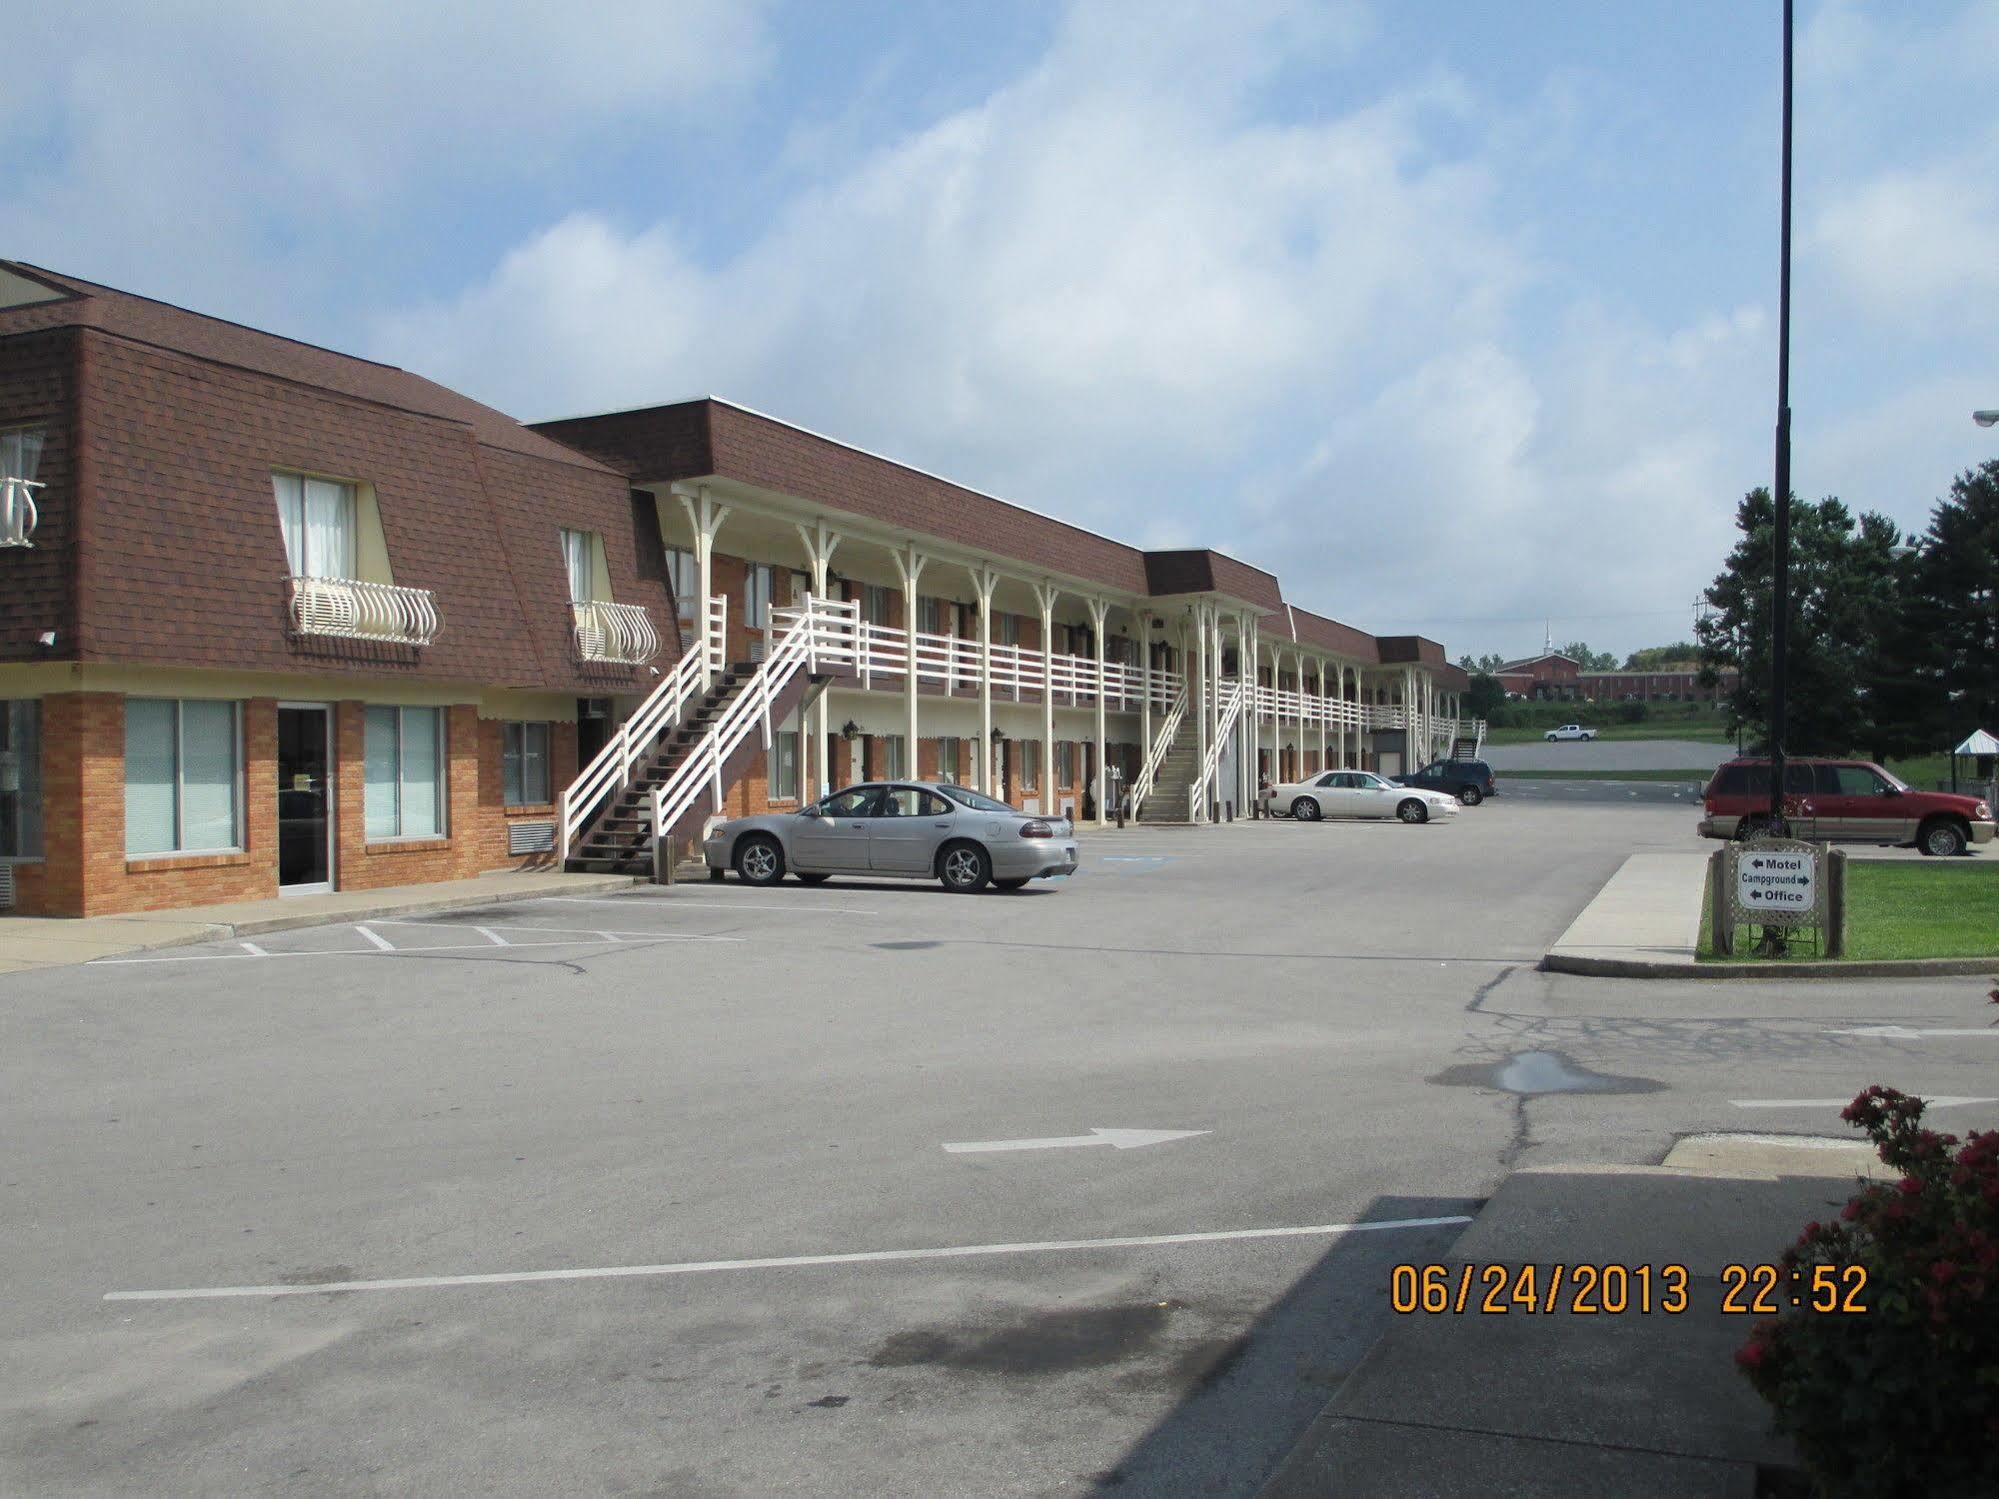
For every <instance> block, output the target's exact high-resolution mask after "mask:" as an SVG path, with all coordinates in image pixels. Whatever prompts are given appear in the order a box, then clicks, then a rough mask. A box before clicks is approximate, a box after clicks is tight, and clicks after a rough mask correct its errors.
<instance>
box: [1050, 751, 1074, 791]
mask: <svg viewBox="0 0 1999 1499" xmlns="http://www.w3.org/2000/svg"><path fill="white" fill-rule="evenodd" d="M1055 784H1056V785H1058V786H1073V785H1075V784H1076V741H1075V740H1073V739H1058V740H1056V741H1055Z"/></svg>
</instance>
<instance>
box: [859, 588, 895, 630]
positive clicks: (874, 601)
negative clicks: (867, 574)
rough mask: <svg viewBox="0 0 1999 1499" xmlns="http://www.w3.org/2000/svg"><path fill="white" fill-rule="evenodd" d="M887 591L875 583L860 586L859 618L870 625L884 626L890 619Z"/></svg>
mask: <svg viewBox="0 0 1999 1499" xmlns="http://www.w3.org/2000/svg"><path fill="white" fill-rule="evenodd" d="M889 598H890V594H889V590H888V589H886V588H883V587H881V586H880V585H879V584H876V583H863V584H862V585H861V618H862V619H864V620H866V621H867V622H868V623H869V624H871V625H886V624H887V623H888V622H889V619H890V618H891V615H890V612H889V602H888V601H889Z"/></svg>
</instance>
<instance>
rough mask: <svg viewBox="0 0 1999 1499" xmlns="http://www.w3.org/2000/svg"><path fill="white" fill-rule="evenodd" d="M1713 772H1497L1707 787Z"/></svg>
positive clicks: (1504, 776) (1524, 777)
mask: <svg viewBox="0 0 1999 1499" xmlns="http://www.w3.org/2000/svg"><path fill="white" fill-rule="evenodd" d="M1713 774H1714V772H1713V771H1711V770H1495V771H1494V772H1493V776H1494V777H1495V778H1496V779H1498V780H1502V781H1684V782H1686V783H1688V784H1689V785H1694V786H1705V785H1706V784H1707V780H1708V777H1709V776H1711V775H1713Z"/></svg>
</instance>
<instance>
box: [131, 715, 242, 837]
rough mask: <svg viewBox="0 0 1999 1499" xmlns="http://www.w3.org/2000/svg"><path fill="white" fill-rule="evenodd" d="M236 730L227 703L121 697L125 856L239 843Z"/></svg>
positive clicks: (238, 739)
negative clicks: (123, 743)
mask: <svg viewBox="0 0 1999 1499" xmlns="http://www.w3.org/2000/svg"><path fill="white" fill-rule="evenodd" d="M241 727H242V726H241V721H240V714H239V711H238V706H237V704H235V703H215V702H199V701H194V700H188V701H185V702H183V701H177V700H175V699H172V698H148V697H133V698H127V699H126V700H125V852H126V853H128V854H174V853H207V852H211V851H220V850H224V849H235V848H240V847H242V844H243V835H242V828H243V819H242V802H243V798H242V775H241V766H242V733H241Z"/></svg>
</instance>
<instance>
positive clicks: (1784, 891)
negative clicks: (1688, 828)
mask: <svg viewBox="0 0 1999 1499" xmlns="http://www.w3.org/2000/svg"><path fill="white" fill-rule="evenodd" d="M1823 858H1824V854H1823V853H1822V852H1821V851H1820V849H1819V848H1818V847H1817V846H1816V845H1815V844H1810V843H1803V842H1799V841H1798V840H1796V839H1790V838H1783V839H1776V838H1772V839H1759V840H1754V841H1752V842H1749V843H1744V844H1737V845H1734V846H1731V847H1730V849H1729V850H1728V862H1729V865H1730V867H1731V868H1732V870H1733V871H1734V872H1733V874H1732V876H1731V877H1730V879H1729V889H1730V891H1731V894H1732V899H1731V900H1730V902H1729V905H1730V907H1731V909H1732V911H1733V913H1734V917H1735V920H1736V922H1737V923H1738V924H1740V923H1745V922H1746V923H1749V924H1751V925H1754V926H1811V925H1814V924H1815V923H1817V921H1818V920H1819V914H1820V912H1819V891H1820V888H1821V886H1822V884H1823V881H1822V880H1821V879H1820V877H1819V876H1820V874H1821V871H1822V867H1823V866H1822V863H1821V861H1822V860H1823Z"/></svg>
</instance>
